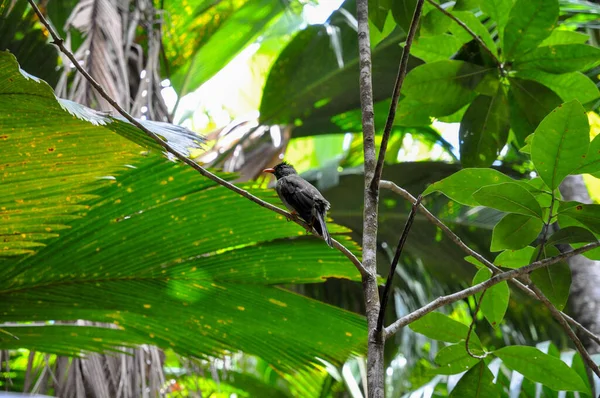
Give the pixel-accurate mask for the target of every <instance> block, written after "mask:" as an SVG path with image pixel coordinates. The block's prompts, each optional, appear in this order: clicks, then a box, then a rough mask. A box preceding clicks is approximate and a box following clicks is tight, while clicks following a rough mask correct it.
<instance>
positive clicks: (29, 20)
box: [0, 0, 76, 86]
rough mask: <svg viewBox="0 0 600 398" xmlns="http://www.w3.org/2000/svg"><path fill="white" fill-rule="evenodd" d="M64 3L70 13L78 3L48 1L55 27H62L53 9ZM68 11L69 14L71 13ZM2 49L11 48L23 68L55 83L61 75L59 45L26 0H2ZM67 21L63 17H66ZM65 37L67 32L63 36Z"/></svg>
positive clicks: (0, 24)
mask: <svg viewBox="0 0 600 398" xmlns="http://www.w3.org/2000/svg"><path fill="white" fill-rule="evenodd" d="M56 3H60V5H63V6H64V7H65V8H67V9H68V14H69V13H71V11H72V10H73V8H74V7H75V5H76V4H68V3H69V2H68V1H66V0H65V1H61V2H54V4H47V5H45V6H46V7H45V8H46V11H47V12H48V13H49V14H50V15H51V20H52V23H53V24H54V26H55V28H62V26H63V24H61V25H57V24H56V23H57V22H58V21H59V20H58V18H57V19H54V17H56V16H57V15H56V13H55V12H54V11H55V10H56V9H57V8H59V7H60V5H59V4H56ZM68 14H67V16H68ZM0 21H2V23H0V50H7V51H10V53H11V54H13V55H14V56H15V57H16V58H17V59H18V60H19V61H20V62H21V66H22V67H23V69H25V70H26V71H27V72H29V73H31V74H32V75H34V76H36V77H39V78H40V79H43V80H45V81H46V82H48V83H49V84H50V85H51V86H55V85H56V83H57V82H58V79H59V78H60V73H61V71H60V68H59V64H58V61H59V59H60V57H59V52H58V48H57V47H56V46H54V45H53V44H50V42H49V40H48V37H47V31H46V29H45V28H43V27H42V25H41V24H40V23H39V20H38V18H37V17H36V16H35V12H34V11H33V9H32V8H31V7H30V6H29V4H28V2H27V1H26V0H19V1H10V2H9V1H1V2H0ZM63 22H64V21H63ZM63 37H64V36H63Z"/></svg>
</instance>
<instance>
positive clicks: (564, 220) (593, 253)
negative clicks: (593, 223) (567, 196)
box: [557, 202, 600, 261]
mask: <svg viewBox="0 0 600 398" xmlns="http://www.w3.org/2000/svg"><path fill="white" fill-rule="evenodd" d="M580 204H581V203H579V202H567V203H561V204H560V206H559V209H561V207H562V210H564V209H565V208H566V207H565V206H569V205H573V206H578V205H580ZM557 221H558V225H560V228H561V229H564V228H568V227H579V228H584V229H587V230H590V231H592V233H593V234H594V236H595V237H596V239H598V240H600V234H598V233H596V232H594V230H593V229H592V228H590V227H588V226H587V225H586V224H584V223H582V222H580V221H579V220H576V219H574V218H573V217H570V216H568V215H565V214H564V213H558V217H557ZM584 245H585V243H571V246H572V247H573V248H575V249H577V248H580V247H581V246H584ZM582 255H583V256H584V257H587V258H589V259H590V260H595V261H600V248H596V249H592V250H589V251H587V252H585V253H583V254H582Z"/></svg>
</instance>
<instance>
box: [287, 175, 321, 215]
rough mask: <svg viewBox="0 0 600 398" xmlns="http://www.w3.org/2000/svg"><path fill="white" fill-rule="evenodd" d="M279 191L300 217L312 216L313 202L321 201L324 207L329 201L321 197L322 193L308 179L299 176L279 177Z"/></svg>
mask: <svg viewBox="0 0 600 398" xmlns="http://www.w3.org/2000/svg"><path fill="white" fill-rule="evenodd" d="M278 185H279V191H280V192H281V195H283V196H284V197H285V199H286V201H287V203H288V204H289V205H290V206H292V207H293V208H294V210H296V212H297V213H298V214H300V216H301V217H302V218H305V219H309V218H311V216H312V213H313V209H314V207H315V202H321V203H322V204H321V205H323V203H324V204H326V205H325V206H324V207H325V209H326V208H328V207H329V203H328V202H327V201H326V200H325V198H323V195H321V193H320V192H319V190H317V188H315V187H313V186H312V185H311V184H310V183H309V182H308V181H306V180H304V179H303V178H302V177H299V176H296V175H294V176H288V177H285V178H282V179H281V183H280V184H278Z"/></svg>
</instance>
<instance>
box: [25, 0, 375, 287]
mask: <svg viewBox="0 0 600 398" xmlns="http://www.w3.org/2000/svg"><path fill="white" fill-rule="evenodd" d="M28 1H29V4H30V5H31V7H32V8H33V10H34V11H35V13H36V14H37V16H38V18H39V19H40V22H41V23H42V24H43V25H44V26H45V27H46V29H48V31H49V32H50V35H51V36H52V39H53V43H54V44H55V45H56V46H58V48H59V49H60V51H61V52H62V53H64V54H65V55H66V56H67V57H68V58H69V59H70V60H71V62H73V65H74V66H75V67H76V68H77V70H79V72H81V74H83V76H84V77H85V78H86V79H87V80H88V81H89V82H90V84H91V85H92V86H93V87H94V88H95V89H96V90H97V91H98V93H99V94H100V95H101V96H102V97H103V98H104V99H105V100H106V101H107V102H108V103H109V104H110V105H111V106H112V107H113V108H115V109H116V110H117V112H119V113H120V114H121V115H122V116H123V117H124V118H125V119H127V120H128V121H129V122H130V123H131V124H133V125H134V126H136V127H137V128H139V129H140V130H142V131H143V132H144V133H145V134H146V135H148V136H149V137H150V138H152V139H153V140H154V141H155V142H156V143H157V144H159V145H160V146H161V147H162V148H164V150H165V151H167V152H168V153H170V154H172V155H173V156H175V157H176V158H177V159H178V160H180V161H182V162H183V163H185V164H187V165H188V166H190V167H192V168H193V169H194V170H196V171H198V172H199V173H200V174H201V175H203V176H204V177H206V178H208V179H209V180H212V181H214V182H216V183H217V184H219V185H221V186H224V187H225V188H227V189H229V190H231V191H233V192H235V193H237V194H239V195H241V196H243V197H245V198H246V199H249V200H251V201H252V202H254V203H256V204H257V205H259V206H262V207H264V208H266V209H269V210H271V211H274V212H275V213H278V214H281V215H282V216H284V217H286V218H287V219H288V220H289V219H292V220H293V221H294V222H295V223H296V224H298V225H301V226H302V227H304V228H305V229H307V230H309V231H310V230H311V227H309V225H308V224H307V223H305V222H303V221H301V220H299V219H296V218H294V217H292V215H291V214H290V213H288V212H287V211H284V210H282V209H280V208H279V207H277V206H274V205H272V204H270V203H267V202H265V201H264V200H262V199H259V198H258V197H256V196H254V195H252V194H251V193H249V192H248V191H245V190H243V189H241V188H239V187H237V186H235V185H233V184H232V183H230V182H228V181H225V180H224V179H222V178H220V177H218V176H216V175H215V174H213V173H211V172H210V171H208V170H206V169H205V168H203V167H202V166H200V165H199V164H197V163H196V162H194V161H193V160H191V159H189V158H187V157H186V156H184V155H182V154H180V153H179V152H178V151H176V150H174V149H173V148H171V147H170V146H169V144H168V143H166V142H165V141H163V140H162V139H161V138H160V137H158V136H157V135H156V134H154V133H153V132H151V131H150V130H148V129H147V128H145V127H144V126H143V125H142V124H141V123H140V122H139V121H137V120H136V119H135V118H134V117H133V116H131V115H130V114H129V113H127V112H126V111H125V110H124V109H123V108H122V107H121V106H119V104H117V103H116V102H115V101H114V100H113V99H112V98H111V97H110V96H109V95H108V94H107V93H106V91H104V89H103V88H102V86H100V85H99V84H98V82H96V81H95V80H94V78H93V77H92V76H90V74H89V73H87V71H86V70H85V69H84V68H83V67H82V66H81V65H80V64H79V62H77V60H76V59H75V56H74V55H73V53H71V52H70V51H69V50H68V49H67V48H66V47H65V46H64V43H63V40H62V39H61V38H60V36H59V35H58V34H57V33H56V31H54V28H52V26H50V24H49V23H48V21H47V20H46V18H45V17H44V15H43V14H42V13H41V12H40V10H39V8H38V7H37V5H36V4H35V1H34V0H28ZM313 234H314V233H313ZM315 236H318V235H316V234H315ZM321 239H322V238H321ZM332 242H333V246H334V247H335V248H336V249H338V250H339V251H340V252H342V253H343V254H344V255H345V256H346V257H347V258H348V259H349V260H350V261H351V262H352V264H354V266H355V267H356V269H357V270H358V271H359V272H360V274H361V276H363V278H364V277H365V276H366V275H370V273H369V272H367V271H366V270H365V268H364V267H363V266H362V264H361V262H360V261H359V260H358V258H356V256H355V255H354V254H352V252H350V250H348V249H347V248H346V247H344V246H343V245H342V244H341V243H339V242H338V241H336V240H333V239H332Z"/></svg>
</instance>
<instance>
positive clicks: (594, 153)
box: [572, 135, 600, 174]
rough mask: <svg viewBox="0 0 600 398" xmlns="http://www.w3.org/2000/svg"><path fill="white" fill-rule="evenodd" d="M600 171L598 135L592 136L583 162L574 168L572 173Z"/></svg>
mask: <svg viewBox="0 0 600 398" xmlns="http://www.w3.org/2000/svg"><path fill="white" fill-rule="evenodd" d="M599 171H600V135H597V136H596V137H594V139H593V140H592V142H591V143H590V147H589V149H588V152H587V155H586V156H585V160H584V161H583V164H582V165H581V166H580V167H578V168H577V169H575V170H574V171H573V172H572V174H594V173H597V172H599Z"/></svg>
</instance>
